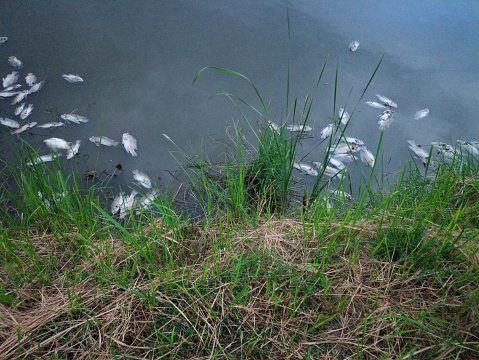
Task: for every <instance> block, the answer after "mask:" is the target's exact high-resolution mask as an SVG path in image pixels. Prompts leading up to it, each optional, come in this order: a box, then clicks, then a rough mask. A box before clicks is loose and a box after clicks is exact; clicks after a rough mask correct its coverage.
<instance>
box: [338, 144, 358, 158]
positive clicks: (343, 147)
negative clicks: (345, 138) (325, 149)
mask: <svg viewBox="0 0 479 360" xmlns="http://www.w3.org/2000/svg"><path fill="white" fill-rule="evenodd" d="M359 150H360V148H359V146H357V145H354V144H347V143H339V144H338V145H336V147H335V148H334V149H333V152H334V156H336V155H337V154H346V153H349V152H357V151H359Z"/></svg>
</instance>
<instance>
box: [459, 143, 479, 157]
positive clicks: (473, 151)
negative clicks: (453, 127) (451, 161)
mask: <svg viewBox="0 0 479 360" xmlns="http://www.w3.org/2000/svg"><path fill="white" fill-rule="evenodd" d="M457 143H458V144H459V145H460V146H461V148H464V149H466V150H467V151H468V152H469V153H470V154H471V155H473V156H479V149H478V148H477V147H475V146H474V145H472V144H471V143H470V142H467V141H463V140H457Z"/></svg>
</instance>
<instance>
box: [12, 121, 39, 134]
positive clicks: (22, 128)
mask: <svg viewBox="0 0 479 360" xmlns="http://www.w3.org/2000/svg"><path fill="white" fill-rule="evenodd" d="M36 124H37V123H36V122H31V123H26V124H25V125H22V126H21V127H19V128H18V129H17V130H14V131H12V132H11V133H10V134H12V135H16V134H20V133H22V132H24V131H26V130H28V129H31V128H32V127H34V126H35V125H36Z"/></svg>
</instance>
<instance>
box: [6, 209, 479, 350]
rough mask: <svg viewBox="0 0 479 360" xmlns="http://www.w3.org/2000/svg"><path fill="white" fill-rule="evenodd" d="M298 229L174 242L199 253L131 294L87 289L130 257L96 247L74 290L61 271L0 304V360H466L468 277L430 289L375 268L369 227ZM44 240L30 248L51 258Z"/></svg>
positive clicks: (400, 270) (470, 307)
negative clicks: (108, 265) (103, 266)
mask: <svg viewBox="0 0 479 360" xmlns="http://www.w3.org/2000/svg"><path fill="white" fill-rule="evenodd" d="M158 226H161V224H158ZM303 226H304V225H303V224H302V223H301V222H298V221H294V220H291V219H289V220H288V219H274V218H273V219H269V220H268V221H265V222H263V223H261V224H257V225H255V226H254V227H252V226H249V227H246V228H244V229H242V230H238V229H236V230H235V231H234V232H231V233H230V236H231V244H230V246H225V247H224V248H222V249H217V250H213V247H212V246H211V244H212V243H213V242H215V241H217V238H218V236H219V233H220V231H219V229H218V228H215V227H214V226H212V227H211V228H209V229H208V230H201V229H200V228H199V227H197V228H196V229H195V230H194V231H188V232H186V233H187V234H190V236H191V235H193V236H191V237H185V238H179V237H176V238H174V239H172V240H174V242H175V243H177V244H178V243H179V244H183V246H184V247H185V248H186V247H192V248H194V249H195V252H196V254H195V253H193V252H190V253H189V254H190V257H189V258H188V259H184V258H182V257H177V258H176V260H175V261H179V262H180V261H183V263H178V264H177V270H176V271H175V272H174V279H169V280H168V279H166V278H164V277H162V276H161V273H159V274H160V275H157V276H153V277H152V275H151V274H149V275H148V276H147V275H146V274H145V273H144V272H143V273H142V272H141V271H138V274H140V275H138V276H137V277H136V278H135V280H134V283H133V284H132V285H131V287H130V288H123V287H121V286H118V285H115V283H114V279H113V278H112V279H108V280H109V282H104V283H103V284H100V283H99V282H98V280H96V278H95V276H94V274H95V271H97V270H98V261H101V259H102V257H103V256H104V251H107V249H109V250H108V251H112V249H114V256H113V261H112V266H121V264H122V263H123V261H125V257H126V256H127V253H128V252H127V251H125V247H126V246H127V245H126V244H125V243H124V242H123V241H119V240H116V239H112V238H110V239H107V240H105V243H104V244H98V245H97V246H96V247H95V248H94V249H90V250H88V253H89V254H90V255H89V256H88V258H85V259H83V260H82V262H81V263H80V264H79V265H78V270H77V271H87V272H88V273H89V274H90V275H89V276H88V277H87V278H86V279H84V280H83V281H81V282H78V283H76V284H75V285H72V286H68V285H67V284H68V281H67V279H66V278H65V275H64V272H63V271H62V270H64V268H63V269H62V268H58V274H57V275H58V276H57V277H56V278H55V281H54V283H53V284H51V285H49V286H41V287H33V288H29V287H28V286H25V287H23V288H22V290H21V291H17V292H16V294H15V296H16V297H18V298H17V303H18V304H23V305H25V304H27V303H28V306H17V307H16V308H15V307H8V306H6V305H3V304H2V303H0V354H1V355H0V358H2V359H33V358H43V359H47V358H68V359H107V358H114V357H120V358H128V359H162V358H164V359H171V358H178V359H209V358H220V359H226V358H245V359H247V358H251V359H252V358H264V359H266V358H276V359H304V358H308V356H309V358H311V359H350V358H364V359H400V358H404V359H405V358H408V356H413V358H415V359H423V358H424V359H430V358H434V359H459V358H460V359H477V357H478V356H479V327H478V325H477V324H478V322H479V309H478V308H477V303H475V304H474V303H473V304H470V303H468V301H470V300H469V299H470V298H475V299H477V291H478V281H476V282H473V283H470V284H464V283H461V282H460V281H458V279H459V278H460V276H461V272H467V271H470V269H471V264H468V263H467V262H464V263H462V264H456V267H455V271H456V273H451V274H450V275H449V276H448V277H445V278H441V279H439V278H438V277H437V274H434V273H421V272H420V271H419V270H418V271H405V268H407V266H406V267H405V265H404V264H397V263H395V262H389V261H384V260H381V259H378V258H376V257H374V256H372V254H371V247H370V246H369V245H368V239H370V238H372V237H374V236H376V234H377V227H376V225H375V224H374V223H373V222H369V223H367V224H362V225H356V226H354V227H349V228H348V227H344V226H340V224H329V226H330V229H329V230H330V231H329V232H328V234H330V235H329V236H328V238H326V237H323V236H321V235H320V233H321V232H318V231H314V229H312V231H310V232H309V233H311V235H310V236H305V235H304V234H305V232H304V227H303ZM324 226H326V224H324ZM335 229H336V230H335ZM338 229H340V230H338ZM310 230H311V229H310ZM147 231H152V232H154V231H155V227H151V228H150V229H147ZM335 231H336V232H335ZM340 232H347V235H348V239H350V241H351V239H353V240H354V241H358V242H361V243H362V244H363V245H362V246H360V247H359V251H352V250H351V243H350V241H349V243H344V242H343V243H341V242H339V243H338V244H337V247H336V248H335V254H336V256H334V257H332V256H331V255H330V254H327V244H328V243H329V241H330V240H331V236H333V235H334V236H336V237H337V238H338V239H339V238H345V237H346V236H344V234H342V233H340ZM331 234H333V235H331ZM163 236H164V237H165V238H164V239H163V240H165V241H167V240H168V239H166V238H168V237H171V236H174V235H173V234H172V233H166V235H164V234H163ZM46 239H48V238H47V237H45V236H39V237H38V239H36V240H35V241H34V242H36V246H39V247H40V246H47V247H50V248H49V249H48V252H50V253H51V251H56V250H58V249H52V248H51V246H53V245H52V243H50V242H48V241H46ZM42 244H43V245H42ZM195 244H196V245H195ZM48 252H47V251H45V252H44V254H45V256H46V255H47V253H48ZM130 256H132V255H131V254H130ZM240 260H241V261H243V263H242V264H241V266H240V267H238V261H240ZM238 269H239V270H238ZM237 271H240V273H239V274H240V275H239V276H236V275H237ZM141 274H144V275H143V276H142V275H141ZM186 274H189V275H186ZM318 274H319V275H318ZM315 276H319V277H320V278H321V279H323V282H321V283H318V282H317V281H316V280H314V279H315ZM1 282H2V283H3V285H4V286H8V283H9V282H8V279H6V278H5V277H3V275H2V279H1ZM107 283H109V284H110V285H108V286H107V285H106V284H107ZM175 284H176V285H175ZM273 288H274V291H273V290H272V289H273ZM243 290H244V291H243ZM242 291H243V292H242ZM474 292H476V296H475V297H471V294H472V293H474ZM140 293H144V294H147V293H148V294H150V295H152V298H150V299H147V298H145V297H142V296H140V295H139V294H140ZM412 354H413V355H412Z"/></svg>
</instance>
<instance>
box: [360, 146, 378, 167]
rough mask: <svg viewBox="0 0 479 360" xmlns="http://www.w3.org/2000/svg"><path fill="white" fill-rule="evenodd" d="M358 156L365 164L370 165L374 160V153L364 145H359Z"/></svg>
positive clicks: (371, 165) (372, 164)
mask: <svg viewBox="0 0 479 360" xmlns="http://www.w3.org/2000/svg"><path fill="white" fill-rule="evenodd" d="M359 157H360V158H361V161H362V162H363V163H365V164H366V165H368V166H370V167H373V166H374V162H375V159H374V155H373V153H372V152H371V151H369V150H368V148H367V147H366V146H362V147H361V151H360V153H359Z"/></svg>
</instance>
